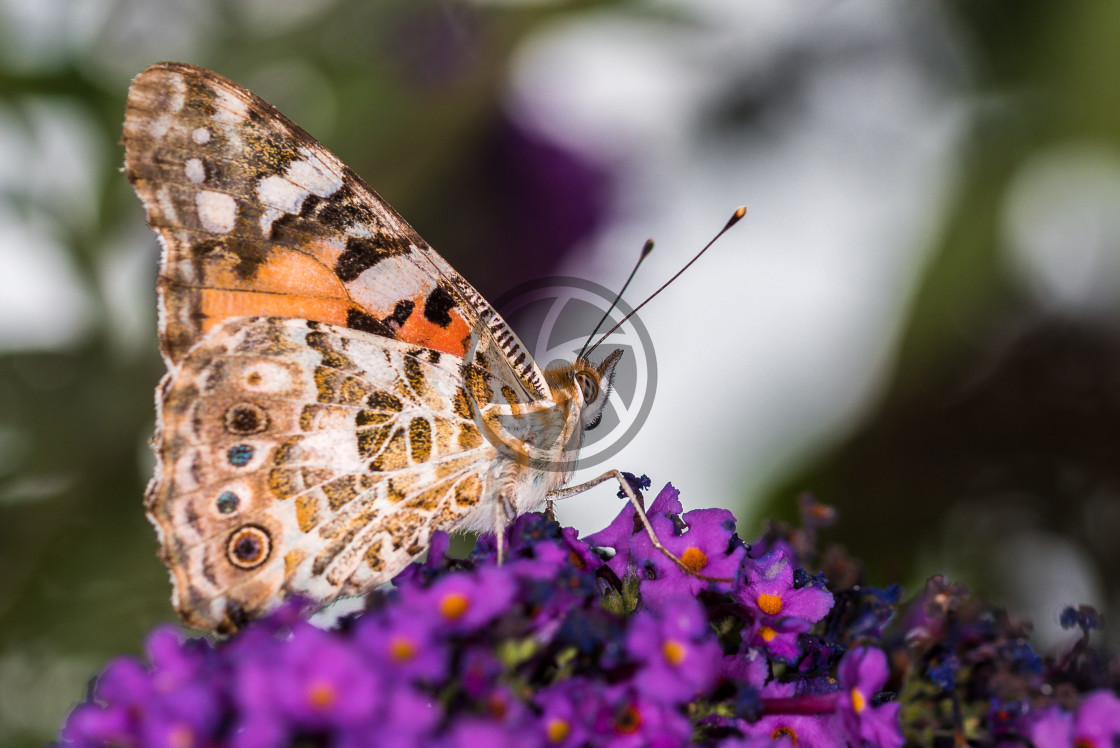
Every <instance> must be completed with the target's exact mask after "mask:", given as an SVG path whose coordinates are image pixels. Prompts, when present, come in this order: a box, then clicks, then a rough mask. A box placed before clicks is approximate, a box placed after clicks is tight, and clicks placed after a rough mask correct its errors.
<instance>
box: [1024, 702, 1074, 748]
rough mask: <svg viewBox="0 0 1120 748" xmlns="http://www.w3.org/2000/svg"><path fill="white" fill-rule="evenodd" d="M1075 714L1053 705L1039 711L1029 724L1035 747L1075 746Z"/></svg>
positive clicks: (1032, 742) (1028, 733)
mask: <svg viewBox="0 0 1120 748" xmlns="http://www.w3.org/2000/svg"><path fill="white" fill-rule="evenodd" d="M1072 735H1073V715H1072V714H1070V713H1069V712H1067V711H1065V710H1064V709H1059V708H1058V707H1056V706H1052V707H1050V708H1049V709H1045V710H1043V711H1040V712H1037V713H1036V714H1034V715H1033V716H1032V718H1031V719H1030V721H1029V723H1028V726H1027V736H1028V737H1029V738H1030V740H1031V744H1032V745H1033V746H1034V748H1073V740H1072V739H1071V738H1072Z"/></svg>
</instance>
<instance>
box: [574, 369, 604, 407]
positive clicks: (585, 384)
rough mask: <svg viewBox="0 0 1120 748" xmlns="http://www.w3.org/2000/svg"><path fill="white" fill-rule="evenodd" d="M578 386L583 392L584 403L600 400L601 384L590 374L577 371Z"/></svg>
mask: <svg viewBox="0 0 1120 748" xmlns="http://www.w3.org/2000/svg"><path fill="white" fill-rule="evenodd" d="M576 384H578V385H579V389H580V391H581V392H583V401H584V402H585V403H593V402H595V400H596V399H598V397H599V383H598V382H597V381H595V378H594V377H592V376H591V375H590V374H588V373H587V372H583V371H577V372H576Z"/></svg>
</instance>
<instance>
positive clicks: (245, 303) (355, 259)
mask: <svg viewBox="0 0 1120 748" xmlns="http://www.w3.org/2000/svg"><path fill="white" fill-rule="evenodd" d="M123 141H124V145H125V166H126V172H127V174H128V178H129V180H130V181H131V182H132V184H133V186H134V187H135V189H136V192H137V194H138V195H139V196H140V198H141V200H142V201H143V203H144V207H145V209H146V211H147V215H148V223H149V224H150V225H151V226H152V228H154V229H155V230H156V231H157V232H158V233H159V236H160V238H161V240H162V244H163V254H162V259H161V264H160V274H159V281H158V288H159V309H160V325H159V332H160V344H161V348H162V351H163V354H164V358H165V359H166V361H167V363H168V367H169V368H171V369H174V367H176V366H178V365H179V364H180V363H181V362H182V361H183V359H184V358H185V356H186V355H187V352H188V351H190V350H191V348H192V347H193V346H195V345H197V344H198V343H199V341H200V340H201V339H202V338H203V337H204V336H205V335H206V333H207V332H209V331H210V330H211V329H213V328H214V327H215V326H217V325H219V324H221V323H222V322H223V321H224V320H227V319H230V318H236V317H245V316H254V315H268V316H276V317H288V318H294V319H307V320H314V321H318V322H326V323H329V324H332V325H337V326H342V327H348V328H350V329H354V330H362V331H365V332H369V333H373V334H375V335H379V336H382V337H388V338H393V339H396V340H400V341H403V342H407V343H414V344H417V345H422V346H424V347H427V348H432V349H435V350H438V351H441V352H445V353H451V354H454V355H457V356H460V357H462V356H465V355H467V354H468V353H470V354H472V356H474V355H478V356H482V358H483V359H484V360H485V362H486V363H487V364H489V366H488V368H490V369H491V370H495V371H496V370H497V369H498V368H507V369H508V370H509V374H510V377H509V378H510V379H511V380H512V384H513V385H514V387H515V390H516V394H517V398H518V399H519V400H520V401H525V402H529V401H533V400H536V399H540V398H544V397H547V395H548V392H549V391H548V388H547V386H546V384H545V381H544V377H543V375H542V373H541V371H540V369H539V368H538V367H537V365H536V363H535V362H534V361H533V358H532V357H531V356H530V355H528V353H527V352H526V351H525V350H524V346H523V344H521V342H520V341H519V340H517V337H516V335H514V333H513V331H512V330H511V329H510V328H509V327H508V326H507V325H506V323H505V322H504V321H503V320H502V319H501V317H500V316H499V315H498V314H497V313H496V312H495V311H494V309H493V308H492V307H491V306H490V305H489V303H487V302H486V300H485V299H483V298H482V296H481V295H480V294H478V292H477V291H475V290H474V288H472V287H471V286H470V284H469V283H467V281H466V280H465V279H463V278H462V276H460V275H459V274H458V273H456V272H455V271H454V270H453V269H452V268H451V266H450V265H449V264H448V263H447V262H446V261H445V260H444V259H443V258H442V257H440V256H439V255H438V254H437V253H436V252H435V251H434V250H432V249H431V247H429V246H428V245H427V243H426V242H424V240H423V239H421V238H420V236H419V235H418V234H417V233H416V232H415V231H414V230H413V229H412V227H411V226H409V225H408V224H407V223H406V222H405V221H404V219H402V218H401V217H400V215H398V214H397V212H396V211H395V210H393V208H392V207H390V206H389V205H388V204H387V203H386V202H385V201H384V200H382V199H381V198H380V197H379V196H378V195H377V194H376V193H375V192H374V191H373V190H372V189H370V188H369V187H368V186H367V185H366V184H365V183H364V182H363V181H362V180H361V179H360V178H359V177H358V176H357V175H356V174H354V172H353V171H351V170H350V169H349V168H348V167H346V166H345V165H344V164H343V163H342V162H341V161H340V160H339V159H338V158H337V157H336V156H335V155H334V154H332V153H331V152H330V151H328V150H327V149H326V148H324V147H323V146H322V145H320V144H319V143H317V142H316V141H315V140H314V139H313V138H312V137H311V136H310V135H308V134H307V133H306V132H304V131H303V130H302V129H300V128H299V127H298V126H297V125H295V124H294V123H292V122H291V121H290V120H289V119H287V118H286V117H284V115H282V114H280V112H278V111H276V109H274V108H273V107H272V106H270V105H269V104H267V103H266V102H265V101H263V100H262V99H260V98H259V97H257V96H255V95H254V94H252V93H250V92H249V91H247V90H245V89H244V88H242V87H241V86H239V85H237V84H236V83H234V82H232V81H230V80H227V79H226V78H223V77H222V76H220V75H218V74H216V73H213V72H210V71H208V70H204V69H202V68H197V67H193V66H190V65H185V64H181V63H159V64H157V65H153V66H152V67H150V68H148V69H147V70H145V71H144V72H142V73H140V75H138V76H136V78H135V79H134V80H133V82H132V85H131V86H130V88H129V93H128V103H127V108H126V112H125V124H124V138H123Z"/></svg>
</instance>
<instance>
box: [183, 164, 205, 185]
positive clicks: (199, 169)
mask: <svg viewBox="0 0 1120 748" xmlns="http://www.w3.org/2000/svg"><path fill="white" fill-rule="evenodd" d="M183 171H184V172H186V175H187V179H189V180H190V181H192V182H194V183H195V184H199V183H200V182H203V181H205V180H206V167H205V166H203V165H202V159H200V158H188V159H187V163H186V164H184V165H183Z"/></svg>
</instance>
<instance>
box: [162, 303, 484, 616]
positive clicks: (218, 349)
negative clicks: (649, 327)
mask: <svg viewBox="0 0 1120 748" xmlns="http://www.w3.org/2000/svg"><path fill="white" fill-rule="evenodd" d="M464 380H465V381H466V384H464ZM488 382H489V377H488V376H487V375H486V373H485V372H484V371H482V370H481V369H480V368H478V367H474V366H471V365H466V366H464V365H463V362H462V361H461V359H458V358H457V357H454V356H451V355H450V354H446V353H440V352H438V351H435V350H430V349H423V348H419V347H416V346H411V345H408V344H406V343H403V342H399V341H395V340H390V339H385V338H378V337H376V336H371V335H365V334H362V333H356V332H354V331H351V330H348V329H345V328H340V327H337V326H333V325H329V324H323V323H318V322H308V321H303V320H289V319H282V318H275V317H256V318H242V319H237V320H231V321H228V322H225V323H222V324H221V325H220V326H219V327H217V328H215V329H214V330H213V331H212V332H211V333H210V335H209V336H208V337H207V338H206V339H205V340H204V341H203V343H202V344H201V345H199V346H196V347H195V348H193V349H192V350H191V352H190V353H189V354H188V355H187V356H186V357H185V358H184V359H183V360H182V363H181V367H180V368H179V369H178V371H177V372H173V373H172V374H169V375H168V377H167V378H165V380H164V382H163V384H162V385H161V389H160V395H159V398H158V399H159V401H160V402H159V409H160V412H161V416H162V417H161V419H160V425H159V428H158V429H157V434H156V446H157V457H158V462H159V464H158V466H157V470H156V476H155V478H154V479H153V481H152V484H151V486H150V487H149V492H148V497H147V507H148V515H149V518H150V519H151V521H152V523H153V524H154V525H155V526H156V528H157V531H158V533H159V536H160V541H161V555H162V557H163V559H164V561H165V562H166V563H167V565H168V566H169V568H170V569H171V572H172V581H173V583H174V586H175V593H174V596H173V602H174V604H175V606H176V607H177V609H178V610H179V613H180V615H181V616H182V618H183V620H184V621H185V622H187V623H188V624H189V625H191V626H193V627H196V628H200V629H206V630H219V631H228V630H232V629H235V628H237V627H238V626H239V625H241V623H243V622H244V621H246V620H249V619H252V618H255V617H257V616H259V615H260V614H262V613H263V612H265V611H267V610H268V609H269V608H271V607H273V606H274V605H275V604H277V603H278V602H279V601H280V600H281V599H283V598H284V597H287V596H291V595H300V596H303V597H307V598H311V599H313V600H315V601H317V602H320V603H326V602H329V601H331V600H333V599H335V598H336V597H338V596H340V595H345V594H360V593H362V592H365V591H367V590H369V589H371V588H372V587H374V586H376V585H378V584H380V583H382V582H385V581H387V580H389V579H390V578H392V576H394V575H395V574H396V573H397V572H399V571H400V570H401V569H402V568H403V567H404V566H406V565H407V564H408V563H409V562H410V561H412V560H413V559H414V558H416V556H418V555H419V554H420V553H422V552H423V551H424V549H425V548H426V547H427V544H428V541H429V538H430V535H431V532H432V531H433V530H436V529H443V530H447V531H452V530H454V529H455V528H456V527H458V526H459V525H460V524H463V523H465V522H468V521H470V520H471V517H470V515H471V513H472V512H475V511H481V510H480V509H479V506H480V503H481V501H482V499H483V498H484V497H485V496H487V495H488V492H489V491H490V486H489V485H488V481H489V477H488V476H489V474H490V473H489V470H490V468H491V466H492V464H493V463H494V461H495V460H496V459H498V455H497V453H496V451H495V449H494V448H493V447H492V446H491V445H490V444H489V443H488V442H487V441H486V440H485V439H484V438H483V437H482V436H481V435H480V433H479V429H478V428H477V426H476V425H475V423H474V421H473V420H472V417H471V409H470V404H469V398H475V399H476V400H477V399H481V398H484V397H486V395H487V393H486V392H485V390H486V389H487V388H489V387H490V386H491V385H490V384H489V383H488ZM468 389H471V390H472V391H471V392H470V394H468V392H467V390H468Z"/></svg>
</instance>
